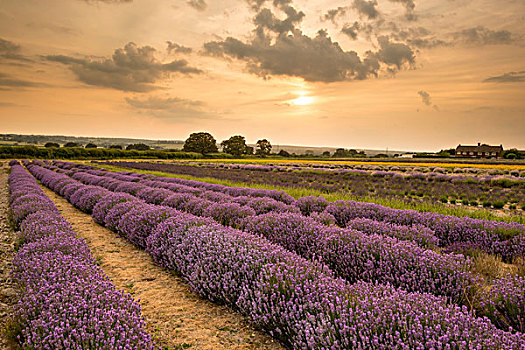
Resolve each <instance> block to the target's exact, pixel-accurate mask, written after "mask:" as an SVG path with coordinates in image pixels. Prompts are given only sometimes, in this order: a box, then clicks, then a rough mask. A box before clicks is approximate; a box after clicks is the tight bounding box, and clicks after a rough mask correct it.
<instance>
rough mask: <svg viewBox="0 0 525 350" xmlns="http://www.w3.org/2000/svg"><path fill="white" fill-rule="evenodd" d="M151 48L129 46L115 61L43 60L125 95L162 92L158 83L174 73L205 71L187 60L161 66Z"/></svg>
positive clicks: (117, 52)
mask: <svg viewBox="0 0 525 350" xmlns="http://www.w3.org/2000/svg"><path fill="white" fill-rule="evenodd" d="M155 52H156V50H155V49H154V48H153V47H151V46H137V45H136V44H135V43H132V42H130V43H128V44H126V46H124V48H121V49H116V50H115V52H114V53H113V56H112V57H111V58H102V59H95V58H90V57H84V58H75V57H70V56H64V55H49V56H43V57H42V59H44V60H46V61H50V62H58V63H62V64H64V65H67V66H68V67H69V69H70V70H71V71H72V72H73V73H74V74H75V75H76V76H77V78H78V80H80V81H82V82H84V83H86V84H88V85H94V86H102V87H108V88H112V89H116V90H122V91H135V92H146V91H151V90H154V89H158V88H159V86H158V85H155V84H156V83H157V82H158V81H160V80H164V79H168V78H169V77H170V76H171V74H172V73H179V74H183V75H189V74H199V73H202V71H201V70H199V69H197V68H194V67H191V66H189V65H188V62H187V61H186V60H174V61H171V62H168V63H161V62H160V61H158V60H157V59H156V58H155Z"/></svg>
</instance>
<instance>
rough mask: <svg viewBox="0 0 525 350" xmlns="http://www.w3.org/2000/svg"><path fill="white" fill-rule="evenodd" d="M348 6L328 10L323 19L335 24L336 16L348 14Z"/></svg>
mask: <svg viewBox="0 0 525 350" xmlns="http://www.w3.org/2000/svg"><path fill="white" fill-rule="evenodd" d="M346 11H348V7H338V8H336V9H331V10H328V12H326V13H325V14H324V15H323V17H321V19H322V20H323V21H331V22H332V23H333V24H336V18H337V17H342V16H344V15H346Z"/></svg>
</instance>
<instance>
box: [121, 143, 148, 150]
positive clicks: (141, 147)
mask: <svg viewBox="0 0 525 350" xmlns="http://www.w3.org/2000/svg"><path fill="white" fill-rule="evenodd" d="M126 150H128V151H131V150H137V151H149V150H150V147H149V146H148V145H146V144H144V143H132V144H131V145H128V147H126Z"/></svg>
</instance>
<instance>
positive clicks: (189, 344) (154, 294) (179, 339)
mask: <svg viewBox="0 0 525 350" xmlns="http://www.w3.org/2000/svg"><path fill="white" fill-rule="evenodd" d="M42 188H43V190H44V192H45V193H46V195H47V196H48V197H49V198H51V199H52V200H53V201H54V202H55V205H56V206H57V207H58V209H59V210H60V212H61V214H62V215H63V216H64V218H66V219H67V220H68V221H69V222H70V223H71V224H72V225H73V227H74V229H75V231H76V232H77V233H78V235H79V236H80V237H82V238H84V239H85V240H86V241H87V243H88V244H89V247H90V249H91V251H92V253H93V255H94V256H95V257H96V258H97V259H98V260H99V261H100V263H101V267H102V269H103V270H104V272H105V273H106V274H107V275H108V276H109V277H110V279H111V281H112V282H113V283H114V284H115V286H116V287H117V288H119V289H124V290H125V291H127V292H128V293H131V294H132V295H133V296H134V297H135V298H136V299H140V303H141V305H142V314H143V315H144V316H145V318H146V323H147V330H148V331H149V332H150V333H151V334H153V335H154V338H155V341H156V343H157V345H158V346H159V347H160V348H163V349H166V347H168V348H169V349H210V350H212V349H213V350H215V349H272V350H273V349H283V347H282V346H281V345H279V344H278V343H277V342H276V341H275V340H273V339H272V338H271V337H270V336H268V335H266V334H264V333H262V332H260V331H256V330H254V328H253V326H252V325H250V324H249V323H247V322H246V320H245V319H244V318H243V317H242V316H241V315H239V314H237V313H235V312H234V311H232V310H231V309H229V308H227V307H225V306H218V305H216V304H213V303H211V302H209V301H207V300H204V299H202V298H200V297H199V296H198V295H197V294H196V293H194V292H192V291H191V289H190V287H189V286H188V284H187V283H186V282H185V281H184V280H183V279H182V278H180V277H179V276H176V275H174V274H172V273H170V272H169V271H168V270H166V269H164V268H161V267H159V266H158V265H156V264H155V263H154V262H153V260H152V259H151V257H150V256H149V255H148V254H147V253H146V252H144V251H142V250H139V249H137V248H135V247H134V246H133V245H131V244H130V243H128V242H127V241H126V240H124V239H123V238H121V237H118V236H117V235H116V234H115V233H113V232H111V231H109V230H107V229H106V228H104V227H102V226H100V225H98V224H96V223H95V222H94V221H93V219H92V218H91V216H89V215H87V214H85V213H82V212H81V211H79V210H77V209H76V208H75V207H73V206H72V205H71V204H69V203H68V202H67V201H66V200H65V199H64V198H62V197H60V196H58V195H56V194H55V193H54V192H52V191H51V190H49V189H47V188H45V187H42Z"/></svg>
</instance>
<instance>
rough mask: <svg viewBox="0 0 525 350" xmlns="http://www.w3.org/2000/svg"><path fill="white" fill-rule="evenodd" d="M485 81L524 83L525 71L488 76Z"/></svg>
mask: <svg viewBox="0 0 525 350" xmlns="http://www.w3.org/2000/svg"><path fill="white" fill-rule="evenodd" d="M483 82H484V83H522V82H525V71H520V72H508V73H505V74H502V75H497V76H495V77H488V78H487V79H485V80H483Z"/></svg>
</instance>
